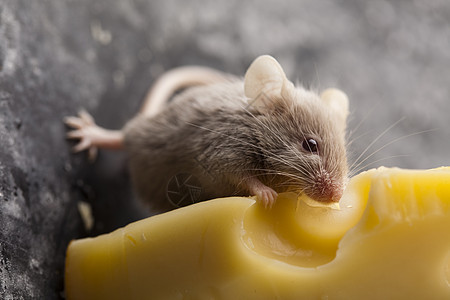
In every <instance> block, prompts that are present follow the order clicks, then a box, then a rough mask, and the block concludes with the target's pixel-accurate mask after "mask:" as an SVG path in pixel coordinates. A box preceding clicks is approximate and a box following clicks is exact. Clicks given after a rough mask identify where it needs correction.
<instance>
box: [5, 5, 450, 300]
mask: <svg viewBox="0 0 450 300" xmlns="http://www.w3.org/2000/svg"><path fill="white" fill-rule="evenodd" d="M261 54H271V55H273V56H274V57H276V58H277V59H278V60H279V62H280V63H281V64H282V66H283V67H284V68H285V70H286V72H287V74H288V77H289V78H291V79H292V80H296V79H298V80H299V81H300V82H302V83H303V84H304V85H305V86H307V87H311V88H314V89H318V90H320V89H324V88H327V87H330V86H333V87H338V88H340V89H342V90H344V91H345V92H346V93H347V94H348V96H349V98H350V105H351V119H350V123H349V132H350V138H349V139H350V140H353V143H352V145H351V148H350V150H351V153H350V157H351V160H352V161H355V160H356V159H357V158H359V160H358V162H357V163H355V165H354V167H355V168H354V169H355V171H360V170H365V169H368V168H371V167H377V166H381V165H386V166H398V167H404V168H433V167H438V166H441V165H450V155H449V149H450V130H449V128H448V127H449V125H450V121H449V117H448V114H449V111H450V101H449V96H450V84H449V81H450V2H449V1H446V0H422V1H406V0H397V1H384V0H383V1H380V0H371V1H356V0H351V1H343V0H341V1H331V0H329V1H314V0H308V1H307V0H302V1H294V0H292V1H273V2H272V1H246V2H244V1H237V0H229V1H223V2H218V1H196V0H187V1H186V0H185V1H181V0H176V1H175V0H167V1H149V0H147V1H145V0H96V1H92V0H64V1H63V0H48V1H27V0H0V145H1V147H0V225H1V229H0V280H1V284H0V298H2V299H58V298H60V297H62V295H63V293H62V290H63V264H64V252H65V249H66V247H67V243H68V242H69V241H70V240H71V239H73V238H79V237H84V236H88V235H96V234H99V233H104V232H109V231H111V230H113V229H115V228H117V227H119V226H123V225H125V224H127V223H129V222H131V221H134V220H137V219H139V218H142V217H144V216H147V215H149V213H147V212H145V211H143V210H142V208H141V207H139V206H138V205H137V204H136V203H134V202H133V199H134V197H133V194H132V191H131V189H130V183H129V179H128V173H127V169H126V159H125V157H124V155H123V154H122V153H117V152H105V151H102V152H101V153H100V156H99V158H98V160H97V161H96V162H95V163H94V164H89V163H88V161H87V159H86V156H85V155H84V154H77V155H72V154H71V152H70V148H71V146H73V143H71V142H67V141H66V140H65V133H66V130H67V129H66V128H65V127H64V126H63V124H62V118H63V117H64V116H66V115H73V114H75V113H76V112H77V111H78V110H79V109H80V108H85V109H87V110H88V111H89V112H90V113H91V114H92V115H93V116H94V117H95V118H96V120H97V122H98V124H100V125H102V126H105V127H108V128H111V129H117V128H121V127H122V126H123V125H124V124H125V122H126V121H127V120H129V119H130V118H131V117H133V116H134V115H135V114H136V112H137V111H138V109H139V106H140V103H141V101H142V99H143V97H144V96H145V93H146V91H147V89H148V88H149V86H150V84H151V83H152V82H153V81H154V80H155V78H156V77H157V76H158V75H160V74H162V73H163V72H164V71H165V70H168V69H170V68H172V67H176V66H179V65H184V64H200V65H208V66H211V67H215V68H218V69H221V70H224V71H227V72H230V73H234V74H239V75H243V74H244V72H245V70H246V68H247V67H248V65H249V64H250V63H251V61H252V60H253V59H254V58H255V57H257V56H258V55H261ZM385 131H386V132H385ZM383 132H385V134H383ZM368 146H370V147H368ZM79 201H84V202H88V203H90V204H91V206H92V209H93V214H94V219H95V223H94V227H93V229H92V230H90V231H87V230H86V229H85V228H84V227H83V224H82V222H81V218H80V215H79V212H78V209H77V203H79Z"/></svg>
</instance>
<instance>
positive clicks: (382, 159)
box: [348, 154, 410, 177]
mask: <svg viewBox="0 0 450 300" xmlns="http://www.w3.org/2000/svg"><path fill="white" fill-rule="evenodd" d="M407 156H410V155H409V154H401V155H393V156H389V157H384V158H380V159H377V160H375V161H372V162H370V163H368V164H365V165H364V166H361V167H359V168H358V169H355V170H351V171H350V172H349V175H348V177H353V176H355V175H356V174H358V173H359V172H360V171H361V170H363V169H365V168H367V167H369V166H371V165H374V164H376V163H379V162H380V161H385V160H389V159H393V158H398V157H407Z"/></svg>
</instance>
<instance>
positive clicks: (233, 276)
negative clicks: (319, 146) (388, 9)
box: [65, 168, 450, 300]
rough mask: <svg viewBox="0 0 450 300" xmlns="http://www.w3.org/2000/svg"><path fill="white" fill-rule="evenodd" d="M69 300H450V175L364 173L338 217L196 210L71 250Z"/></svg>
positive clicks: (297, 201)
mask: <svg viewBox="0 0 450 300" xmlns="http://www.w3.org/2000/svg"><path fill="white" fill-rule="evenodd" d="M65 289H66V290H65V292H66V298H67V299H69V300H71V299H258V300H260V299H296V300H298V299H450V168H439V169H433V170H427V171H419V170H401V169H386V168H380V169H374V170H370V171H367V172H364V173H361V174H359V175H358V176H355V177H353V178H352V179H351V180H350V182H349V184H348V187H347V189H346V191H345V193H344V196H343V198H342V200H341V202H340V205H339V207H329V206H323V205H314V203H311V201H310V200H308V199H305V198H304V197H300V198H297V197H296V196H295V195H293V194H281V195H280V196H279V198H278V200H277V202H276V204H275V206H274V207H273V209H272V210H265V209H264V208H263V207H261V206H260V205H258V204H257V203H255V201H254V200H253V199H251V198H240V197H233V198H224V199H216V200H211V201H206V202H202V203H198V204H195V205H191V206H189V207H185V208H181V209H177V210H174V211H171V212H168V213H165V214H162V215H158V216H154V217H150V218H148V219H145V220H141V221H138V222H135V223H132V224H130V225H128V226H126V227H124V228H121V229H118V230H116V231H114V232H112V233H110V234H105V235H101V236H99V237H96V238H86V239H81V240H75V241H72V242H71V243H70V245H69V247H68V249H67V258H66V270H65Z"/></svg>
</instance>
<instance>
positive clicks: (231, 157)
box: [64, 55, 349, 211]
mask: <svg viewBox="0 0 450 300" xmlns="http://www.w3.org/2000/svg"><path fill="white" fill-rule="evenodd" d="M177 91H179V92H178V93H177V94H175V93H176V92H177ZM169 99H170V100H169ZM348 106H349V101H348V97H347V95H346V94H345V93H344V92H342V91H341V90H339V89H335V88H329V89H326V90H325V91H323V92H322V93H320V94H319V93H317V92H315V91H312V90H309V89H305V88H304V87H302V86H301V85H298V84H297V85H294V84H293V83H292V82H291V81H290V80H288V79H287V77H286V74H285V72H284V70H283V68H282V67H281V65H280V64H279V63H278V61H277V60H276V59H275V58H273V57H272V56H269V55H262V56H259V57H257V58H256V59H255V60H254V61H253V62H252V63H251V64H250V66H249V67H248V69H247V71H246V73H245V76H244V77H239V76H235V75H230V74H227V73H224V72H221V71H218V70H215V69H211V68H208V67H199V66H184V67H178V68H175V69H172V70H170V71H168V72H166V73H165V74H163V75H162V76H161V77H160V78H159V79H157V80H156V82H155V83H154V84H153V86H152V88H151V89H150V90H149V92H148V94H147V96H146V98H145V101H144V104H143V105H142V108H141V110H140V111H139V113H138V114H137V115H136V116H135V117H134V118H132V119H131V120H130V121H129V122H127V123H126V124H125V126H124V127H123V128H122V129H121V130H107V129H105V128H102V127H100V126H98V125H96V123H95V120H94V118H93V117H92V116H91V115H90V114H89V113H87V112H86V111H84V110H82V111H80V113H79V114H78V116H71V117H66V118H65V120H64V121H65V123H66V124H67V125H68V126H69V127H70V128H72V130H71V131H69V132H68V133H67V137H68V138H69V139H75V140H78V143H77V144H76V145H75V146H74V147H73V151H74V152H80V151H84V150H86V151H87V152H88V153H89V157H90V158H91V159H94V158H95V157H96V155H97V151H98V149H99V148H103V149H121V150H124V151H125V152H126V153H127V159H128V164H129V171H130V175H131V181H132V185H133V187H134V188H135V190H136V193H137V196H138V198H139V199H141V200H142V201H144V203H147V204H148V205H149V206H150V208H151V209H153V210H160V211H167V210H171V209H173V208H175V207H176V205H174V203H173V201H168V197H169V196H170V195H169V194H168V193H169V192H173V191H170V189H171V188H170V186H171V184H172V185H173V184H174V180H175V184H176V187H178V188H179V189H178V190H177V192H178V193H191V194H192V193H193V191H194V192H195V200H196V201H197V200H198V201H202V200H208V199H213V198H220V197H229V196H255V197H256V202H258V203H260V204H261V205H262V206H264V207H265V208H267V209H270V208H271V207H272V206H273V205H274V203H275V201H276V199H277V196H278V194H279V193H281V192H294V193H297V194H298V195H306V196H308V197H310V198H311V199H313V200H315V201H319V202H325V203H332V202H338V201H339V200H340V198H341V197H342V195H343V192H344V189H345V186H346V184H347V181H348V178H347V176H348V175H347V174H348V164H347V150H346V119H347V116H348ZM181 175H184V177H183V176H181ZM180 176H181V177H180ZM182 178H183V179H182ZM183 184H185V185H186V186H188V187H193V188H192V189H189V188H188V189H184V190H182V189H181V188H180V187H181V186H182V185H183ZM189 184H190V185H189ZM194 188H195V189H194ZM191 196H192V195H191ZM169 200H170V199H169Z"/></svg>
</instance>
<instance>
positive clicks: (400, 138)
mask: <svg viewBox="0 0 450 300" xmlns="http://www.w3.org/2000/svg"><path fill="white" fill-rule="evenodd" d="M435 130H436V129H428V130H423V131H419V132H414V133H411V134H408V135H405V136H401V137H399V138H396V139H394V140H393V141H390V142H389V143H387V144H384V145H383V146H382V147H380V148H379V149H378V150H376V151H374V152H372V154H370V155H368V156H367V157H366V158H365V159H363V160H362V161H360V162H359V163H358V164H357V165H356V166H354V168H358V167H359V166H360V165H361V164H362V163H364V162H365V161H366V160H368V159H369V158H370V157H372V156H374V155H375V154H376V153H378V152H380V151H381V150H383V149H384V148H386V147H388V146H390V145H392V144H394V143H396V142H398V141H401V140H403V139H406V138H408V137H411V136H415V135H419V134H423V133H427V132H432V131H435Z"/></svg>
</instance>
